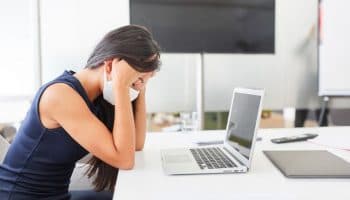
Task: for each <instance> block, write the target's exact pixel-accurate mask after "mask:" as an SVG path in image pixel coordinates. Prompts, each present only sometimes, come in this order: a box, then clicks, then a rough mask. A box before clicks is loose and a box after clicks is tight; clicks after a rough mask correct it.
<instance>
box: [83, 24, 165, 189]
mask: <svg viewBox="0 0 350 200" xmlns="http://www.w3.org/2000/svg"><path fill="white" fill-rule="evenodd" d="M113 58H119V59H124V60H125V61H126V62H128V64H129V65H130V66H131V67H133V68H134V69H135V70H137V71H139V72H151V71H155V70H158V68H159V65H160V61H159V58H160V48H159V46H158V44H157V42H156V41H154V40H153V38H152V34H151V33H150V32H149V31H148V30H147V29H146V28H145V27H142V26H137V25H128V26H123V27H120V28H118V29H115V30H112V31H111V32H109V33H107V34H106V35H105V36H104V37H103V39H102V40H101V41H100V42H99V43H98V44H97V46H96V47H95V49H94V50H93V52H92V54H91V55H90V57H89V59H88V61H87V64H86V66H85V68H91V69H93V68H97V67H100V66H101V65H103V62H104V61H106V60H109V59H113ZM150 58H153V59H150ZM94 105H95V106H96V107H97V110H98V112H97V117H98V118H99V119H100V120H101V121H102V122H103V123H104V124H105V125H106V126H107V128H108V129H109V130H110V131H111V132H112V131H113V124H114V106H113V105H111V104H109V103H108V102H107V101H105V100H104V99H103V97H102V95H100V96H99V97H97V98H96V100H94ZM88 164H90V167H89V168H88V170H87V171H86V174H87V175H88V177H89V178H91V177H92V176H94V175H95V179H94V181H93V184H94V186H95V190H96V191H102V190H109V191H113V189H114V186H115V183H116V179H117V176H118V169H117V168H114V167H112V166H110V165H108V164H107V163H105V162H103V161H102V160H100V159H99V158H97V157H95V156H93V157H92V158H91V159H90V160H89V161H88Z"/></svg>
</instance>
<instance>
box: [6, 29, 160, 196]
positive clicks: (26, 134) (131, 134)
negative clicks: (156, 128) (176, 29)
mask: <svg viewBox="0 0 350 200" xmlns="http://www.w3.org/2000/svg"><path fill="white" fill-rule="evenodd" d="M159 53H160V52H159V47H158V45H157V43H156V42H155V41H154V40H153V39H152V35H151V34H150V33H149V32H148V31H147V30H146V29H145V28H144V27H140V26H135V25H129V26H124V27H121V28H119V29H116V30H113V31H111V32H109V33H108V34H107V35H106V36H105V37H104V38H103V39H102V40H101V41H100V42H99V43H98V45H97V46H96V48H95V49H94V51H93V52H92V54H91V56H90V57H89V59H88V61H87V64H86V67H85V69H83V70H81V71H79V72H77V73H74V72H72V71H65V72H64V73H63V74H62V75H61V76H59V77H57V78H56V79H54V80H53V81H51V82H49V83H47V84H45V85H43V86H42V87H41V88H40V89H39V91H38V92H37V94H36V96H35V98H34V100H33V103H32V106H31V108H30V109H29V111H28V113H27V115H26V118H25V119H24V121H23V122H22V124H21V127H20V129H19V130H18V132H17V134H16V137H15V139H14V141H13V143H12V144H11V146H10V149H9V151H8V152H7V155H6V157H5V159H4V162H3V164H2V165H0V199H2V200H3V199H112V195H113V194H112V191H113V189H114V185H115V181H116V178H117V173H118V169H131V168H133V166H134V156H135V150H136V151H137V150H141V149H142V148H143V145H144V142H145V132H146V108H145V93H146V87H145V86H146V83H147V80H148V79H149V78H151V77H152V76H153V75H154V73H155V71H156V70H157V69H158V67H159V57H160V54H159ZM130 102H132V103H130ZM87 153H91V154H92V155H93V156H94V157H93V158H92V159H91V160H90V161H89V163H90V164H91V167H90V168H89V170H88V171H87V174H88V176H89V177H91V176H93V175H95V179H94V182H93V183H94V185H95V191H68V186H69V181H70V177H71V175H72V172H73V169H74V167H75V163H76V162H77V161H78V160H79V159H81V158H82V157H83V156H85V155H86V154H87Z"/></svg>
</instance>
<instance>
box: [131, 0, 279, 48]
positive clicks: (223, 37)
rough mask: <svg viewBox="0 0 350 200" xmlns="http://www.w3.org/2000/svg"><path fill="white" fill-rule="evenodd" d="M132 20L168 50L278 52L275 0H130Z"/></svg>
mask: <svg viewBox="0 0 350 200" xmlns="http://www.w3.org/2000/svg"><path fill="white" fill-rule="evenodd" d="M130 23H131V24H138V25H143V26H146V27H147V28H148V29H149V30H150V31H151V32H152V33H153V36H154V38H155V39H156V40H157V41H158V43H159V44H160V46H161V48H162V51H164V52H175V53H198V52H208V53H274V52H275V0H130Z"/></svg>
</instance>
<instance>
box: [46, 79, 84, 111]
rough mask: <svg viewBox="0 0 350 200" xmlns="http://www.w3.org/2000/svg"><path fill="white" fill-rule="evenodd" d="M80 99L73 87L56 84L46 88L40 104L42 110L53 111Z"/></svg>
mask: <svg viewBox="0 0 350 200" xmlns="http://www.w3.org/2000/svg"><path fill="white" fill-rule="evenodd" d="M79 99H81V98H80V95H79V94H78V93H77V92H76V91H75V90H74V89H73V88H72V87H70V86H69V85H67V84H64V83H55V84H52V85H50V86H49V87H47V88H46V90H45V91H44V93H43V94H42V96H41V98H40V104H41V106H42V108H50V109H52V108H55V107H56V106H60V105H66V104H70V102H72V101H77V100H79Z"/></svg>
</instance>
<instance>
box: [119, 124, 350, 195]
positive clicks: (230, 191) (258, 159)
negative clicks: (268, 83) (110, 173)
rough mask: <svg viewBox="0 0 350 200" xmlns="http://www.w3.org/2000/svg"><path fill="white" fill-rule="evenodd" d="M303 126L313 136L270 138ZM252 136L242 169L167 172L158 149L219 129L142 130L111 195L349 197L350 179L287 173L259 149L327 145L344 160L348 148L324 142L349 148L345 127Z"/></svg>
mask: <svg viewBox="0 0 350 200" xmlns="http://www.w3.org/2000/svg"><path fill="white" fill-rule="evenodd" d="M307 132H311V133H317V134H319V136H318V137H317V138H315V139H314V140H313V142H298V143H288V144H273V143H271V142H270V139H271V138H274V137H281V136H288V135H295V134H302V133H307ZM258 136H259V137H261V138H262V140H261V141H258V142H256V147H255V150H254V156H253V161H252V167H251V170H250V171H249V172H248V173H247V174H215V175H185V176H184V175H182V176H168V175H165V174H164V172H163V169H162V163H161V159H160V149H162V148H173V147H185V146H196V144H195V143H194V142H196V141H199V140H201V141H203V140H218V139H221V138H223V137H224V131H203V132H200V133H148V135H147V139H146V144H145V149H144V150H143V151H141V152H137V153H136V164H135V168H134V169H133V170H131V171H123V170H120V172H119V177H118V181H117V184H116V188H115V196H114V199H152V200H156V199H161V200H164V199H167V200H168V199H174V200H184V199H191V200H193V199H201V200H202V199H205V200H207V199H208V200H209V199H213V200H216V199H224V200H226V199H230V200H231V199H244V200H246V199H248V200H252V199H259V200H265V199H266V200H272V199H276V200H277V199H278V200H280V199H283V200H292V199H293V200H296V199H298V200H299V199H337V200H338V199H347V200H349V199H350V193H349V192H348V190H349V189H350V179H288V178H285V177H284V176H283V175H282V174H281V173H280V171H278V169H277V168H275V167H274V166H273V164H272V163H271V162H270V161H269V160H268V159H267V158H266V157H265V155H264V154H263V153H262V151H263V150H273V149H275V150H290V149H298V150H300V149H327V150H329V151H331V152H333V153H334V154H336V155H338V156H340V157H342V158H344V159H345V160H347V161H349V162H350V151H345V150H339V149H335V148H330V146H338V147H339V146H341V145H343V147H347V148H348V149H349V148H350V127H336V128H335V127H333V128H311V129H309V128H307V129H306V128H298V129H262V130H259V132H258ZM344 141H349V142H348V143H347V144H346V142H344ZM316 143H317V144H316ZM341 143H343V144H341ZM320 144H323V145H320ZM327 145H329V146H327ZM344 145H347V146H344Z"/></svg>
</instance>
